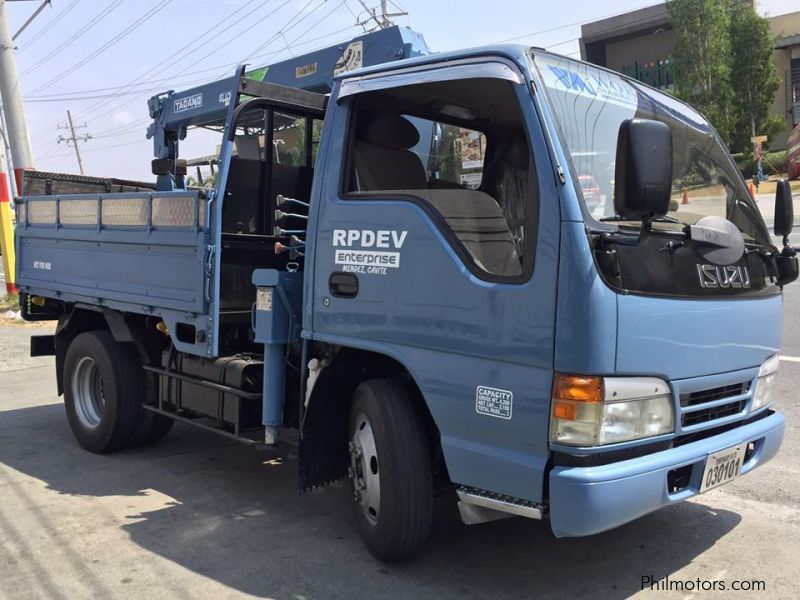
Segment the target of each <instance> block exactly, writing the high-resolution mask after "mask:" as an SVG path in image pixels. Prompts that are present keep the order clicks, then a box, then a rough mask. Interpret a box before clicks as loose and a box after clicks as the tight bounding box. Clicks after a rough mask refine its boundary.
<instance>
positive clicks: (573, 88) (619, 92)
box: [542, 64, 638, 107]
mask: <svg viewBox="0 0 800 600" xmlns="http://www.w3.org/2000/svg"><path fill="white" fill-rule="evenodd" d="M546 66H547V68H546V69H542V78H543V79H544V83H545V85H546V86H547V87H549V88H551V89H553V90H558V91H564V92H567V93H570V94H577V95H579V96H589V97H592V98H598V99H600V100H606V101H612V102H615V103H617V104H621V105H623V106H626V107H635V106H636V105H637V103H638V99H637V96H636V90H635V89H634V88H633V86H631V85H630V84H628V83H627V82H625V81H623V80H622V79H619V78H616V77H613V76H610V75H607V74H605V73H602V72H601V71H595V70H594V69H592V70H589V69H585V70H584V72H582V73H579V72H577V71H573V70H571V69H568V68H566V67H565V66H556V65H552V64H547V65H546Z"/></svg>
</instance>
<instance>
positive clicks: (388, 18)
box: [358, 0, 408, 31]
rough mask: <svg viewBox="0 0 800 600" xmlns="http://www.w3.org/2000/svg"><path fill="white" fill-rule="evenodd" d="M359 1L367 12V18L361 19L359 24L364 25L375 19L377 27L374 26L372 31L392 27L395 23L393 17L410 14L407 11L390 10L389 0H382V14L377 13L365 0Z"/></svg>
mask: <svg viewBox="0 0 800 600" xmlns="http://www.w3.org/2000/svg"><path fill="white" fill-rule="evenodd" d="M358 2H359V4H361V6H363V7H364V10H365V11H366V12H367V18H366V19H365V20H364V21H363V22H361V21H359V23H358V25H360V26H362V27H364V26H365V25H366V24H367V23H368V22H369V21H374V22H375V24H376V25H377V27H373V28H372V29H371V30H370V31H375V30H376V29H386V28H387V27H392V26H393V25H394V23H393V22H392V17H405V16H407V15H408V13H407V12H396V13H392V12H389V1H388V0H381V14H380V16H379V15H377V14H376V11H375V9H374V8H370V7H369V6H367V3H366V2H365V1H364V0H358Z"/></svg>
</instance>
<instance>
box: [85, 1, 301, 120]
mask: <svg viewBox="0 0 800 600" xmlns="http://www.w3.org/2000/svg"><path fill="white" fill-rule="evenodd" d="M291 1H292V0H285V1H284V2H283V4H281V5H280V6H278V7H277V8H276V9H274V10H272V11H270V12H268V13H267V14H266V15H264V16H263V17H261V18H260V19H258V20H257V21H255V22H254V23H252V24H251V25H250V26H249V27H247V28H246V29H245V30H244V31H241V32H239V35H242V34H244V33H246V32H248V31H250V30H251V29H253V28H254V27H257V26H258V25H259V24H261V22H262V21H264V20H266V19H268V18H269V17H271V16H272V15H273V14H275V13H276V12H277V11H279V10H280V9H281V8H283V7H284V6H286V5H287V4H289V3H290V2H291ZM237 23H238V21H237ZM235 24H236V23H232V24H231V25H229V26H228V27H226V28H225V29H223V30H222V31H220V32H219V34H222V33H224V32H225V31H227V30H228V29H230V28H231V27H233V26H234V25H235ZM219 34H218V35H219ZM227 43H228V42H227V41H226V42H223V43H222V44H220V45H219V46H216V47H215V48H213V49H212V50H211V51H210V52H208V53H206V54H204V55H203V56H202V57H201V58H199V59H198V60H196V61H194V62H193V63H191V64H190V65H189V66H187V67H183V68H184V69H190V68H192V67H193V66H195V65H197V64H198V63H200V62H202V61H203V60H205V59H206V58H208V57H209V56H211V55H212V54H215V53H216V52H217V51H218V50H220V49H221V48H223V47H224V46H226V45H227ZM133 100H135V98H132V99H131V100H128V101H127V102H123V103H122V104H117V105H115V106H114V107H113V108H111V109H109V110H106V111H103V112H101V113H99V114H97V115H94V118H95V119H99V118H100V117H104V116H106V115H109V114H111V113H113V112H115V111H117V110H119V108H120V107H121V106H126V105H128V104H130V103H131V102H133ZM81 114H83V115H86V114H88V111H85V112H84V113H81Z"/></svg>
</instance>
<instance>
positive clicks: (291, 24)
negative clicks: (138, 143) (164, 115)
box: [32, 1, 356, 137]
mask: <svg viewBox="0 0 800 600" xmlns="http://www.w3.org/2000/svg"><path fill="white" fill-rule="evenodd" d="M286 4H288V1H287V2H284V3H283V4H281V5H280V6H278V8H277V9H275V10H273V11H271V12H269V13H268V14H266V15H264V17H262V18H261V19H259V20H258V21H256V22H255V23H253V24H251V26H250V27H248V28H247V29H246V30H245V31H243V32H241V33H245V32H246V31H249V30H250V29H252V28H253V27H255V26H257V25H258V24H259V23H260V22H262V21H263V20H265V19H266V18H268V17H270V16H271V15H273V14H274V13H275V12H277V10H279V9H281V8H282V7H283V6H285V5H286ZM324 4H325V2H322V3H320V4H319V5H318V6H316V7H314V9H312V10H311V11H309V12H307V13H306V14H305V15H303V16H302V17H301V16H300V15H301V14H302V13H303V10H304V9H305V8H307V7H308V6H309V5H310V3H307V4H306V5H305V6H304V7H303V8H302V9H301V10H300V11H298V12H296V13H295V14H294V15H293V16H292V17H291V18H290V19H289V20H288V21H287V22H286V23H285V24H284V26H283V27H282V28H281V29H280V30H279V31H280V32H282V33H286V32H288V31H291V30H292V29H294V28H295V27H297V26H298V25H299V24H300V23H301V22H303V21H304V20H306V19H307V18H309V17H310V16H311V15H312V14H313V13H314V12H316V11H317V10H319V9H320V8H321V7H322V6H324ZM344 4H345V2H341V3H340V4H338V5H336V6H335V7H334V8H333V9H332V10H331V11H329V12H328V13H326V15H325V16H324V17H323V18H321V19H319V20H317V21H316V22H315V23H314V24H313V25H311V26H310V27H309V28H307V29H306V30H304V31H303V32H302V33H301V34H300V35H298V36H297V37H295V38H294V39H293V40H291V41H290V42H289V43H288V48H289V49H291V48H293V47H295V46H303V45H307V44H311V43H313V42H315V41H319V40H322V39H325V38H329V37H332V36H334V35H338V34H340V33H343V32H345V31H348V30H352V29H354V28H356V26H355V25H349V26H347V27H344V28H341V29H338V30H335V31H332V32H329V33H326V34H324V35H319V36H315V37H313V38H311V39H308V40H305V41H303V42H300V40H301V39H302V38H303V37H304V36H305V35H306V34H307V33H309V32H310V31H312V30H313V29H314V28H315V27H316V26H317V25H318V24H320V23H321V22H322V21H323V20H325V18H327V17H328V16H330V15H331V14H333V12H335V10H337V9H338V8H339V7H341V6H342V5H344ZM260 6H263V4H262V5H259V8H260ZM256 10H257V9H256ZM247 16H248V15H245V17H244V18H246V17H247ZM298 17H300V18H298ZM241 20H242V19H240V20H239V21H241ZM239 21H237V22H236V23H238V22H239ZM236 23H232V24H231V25H229V26H228V27H227V28H226V30H227V29H230V28H231V27H233V26H234V25H235V24H236ZM277 37H278V35H277V34H276V35H273V36H271V38H270V39H269V40H268V41H267V43H265V44H261V45H260V46H259V47H258V48H257V49H256V50H254V51H253V52H251V53H250V55H248V58H264V57H269V56H274V55H276V54H279V53H280V52H283V51H285V50H286V49H280V50H277V51H272V52H267V53H263V54H255V52H257V51H258V50H260V49H263V48H264V47H266V46H267V45H269V43H270V42H272V41H274V40H275V39H277ZM184 48H186V47H184ZM217 49H219V48H215V49H213V50H211V51H210V52H209V53H207V54H206V55H205V56H203V57H201V58H200V59H198V60H197V61H195V62H194V63H192V64H191V65H189V66H188V67H184V69H188V68H191V67H192V66H194V65H196V64H198V63H199V62H201V61H202V60H204V59H205V58H207V57H208V56H210V55H211V54H213V53H214V52H216V50H217ZM178 53H180V50H179V51H178ZM191 53H194V50H193V51H192V52H190V53H189V54H191ZM173 54H175V53H173ZM187 56H188V55H187ZM184 58H186V57H184ZM164 62H166V61H164ZM238 62H239V61H237V62H233V63H228V64H226V65H218V66H214V67H209V68H205V69H200V70H197V71H193V72H192V71H190V72H186V73H184V74H185V75H193V74H199V73H206V72H210V71H218V70H219V69H220V68H226V69H227V68H232V65H236V64H238ZM157 81H165V82H166V81H169V82H171V83H174V79H173V78H170V77H164V78H161V79H156V80H153V79H151V80H150V81H147V80H144V81H141V82H138V83H137V84H136V85H146V84H148V83H154V82H157ZM199 81H200V82H205V81H208V79H206V78H204V79H202V80H199ZM187 83H188V82H187ZM132 84H133V82H131V84H128V85H132ZM125 87H126V86H116V87H113V88H99V89H98V90H80V91H74V92H71V93H72V94H78V93H85V92H92V91H105V90H106V89H108V90H111V89H114V90H119V89H125ZM147 91H152V90H140V93H146V92H147ZM118 95H119V94H113V96H118ZM53 96H56V95H55V94H53V95H51V97H50V98H47V99H52V97H53ZM32 99H33V98H32ZM44 99H45V98H42V100H44ZM71 99H72V98H70V100H71ZM135 99H136V98H132V99H131V100H128V101H127V102H123V103H121V104H116V105H115V106H114V108H112V109H110V110H107V111H104V112H102V113H100V114H98V115H95V116H94V118H95V119H99V118H101V117H103V116H105V115H107V114H110V113H112V112H115V111H116V110H119V109H120V108H121V107H123V106H125V105H127V104H130V103H131V102H133V101H134V100H135ZM89 112H90V110H89V109H86V110H84V111H82V112H81V113H80V115H81V116H84V115H88V114H89ZM148 120H149V119H147V118H145V119H142V120H141V121H140V122H135V123H133V124H128V125H126V126H123V127H121V128H118V129H110V130H107V131H105V132H102V133H101V134H98V135H96V136H95V137H100V136H101V135H102V136H103V137H112V136H113V135H115V134H116V135H119V134H122V132H123V131H125V130H126V129H128V128H131V127H137V126H138V125H139V123H141V122H145V123H146V122H147V121H148ZM129 133H131V132H130V131H129Z"/></svg>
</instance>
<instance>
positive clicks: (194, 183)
mask: <svg viewBox="0 0 800 600" xmlns="http://www.w3.org/2000/svg"><path fill="white" fill-rule="evenodd" d="M216 184H217V174H216V173H214V174H213V175H206V176H205V177H203V183H200V182H199V181H198V180H197V179H195V178H194V177H192V176H191V175H189V176H187V177H186V185H187V186H188V187H190V188H213V187H214V186H215V185H216Z"/></svg>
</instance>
